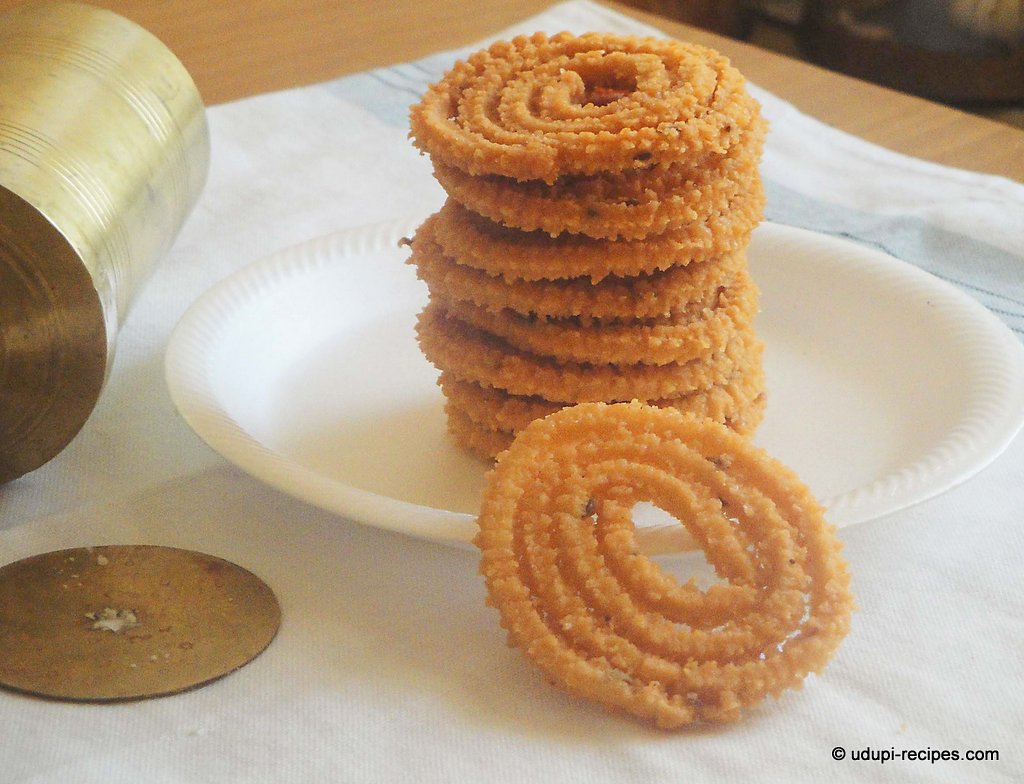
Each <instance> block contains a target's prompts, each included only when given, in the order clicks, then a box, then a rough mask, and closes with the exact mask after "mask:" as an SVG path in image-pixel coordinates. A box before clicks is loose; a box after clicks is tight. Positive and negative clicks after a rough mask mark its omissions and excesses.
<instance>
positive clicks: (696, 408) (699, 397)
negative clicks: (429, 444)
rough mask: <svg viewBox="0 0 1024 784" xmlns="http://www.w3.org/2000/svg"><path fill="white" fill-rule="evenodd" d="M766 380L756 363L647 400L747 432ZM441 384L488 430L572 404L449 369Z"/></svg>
mask: <svg viewBox="0 0 1024 784" xmlns="http://www.w3.org/2000/svg"><path fill="white" fill-rule="evenodd" d="M764 382H765V379H764V370H763V369H761V368H757V369H755V370H754V371H751V372H748V373H743V374H740V375H737V376H735V377H733V378H731V379H729V380H728V381H727V382H726V383H724V384H719V385H715V386H713V387H710V388H708V389H702V390H698V391H696V392H691V393H689V394H687V395H681V396H679V397H674V398H663V399H661V400H649V401H646V402H647V403H648V404H649V405H653V406H658V407H659V408H668V407H671V408H676V409H678V410H679V411H682V412H685V413H689V414H693V415H695V416H698V417H702V418H706V419H713V420H715V421H716V422H721V423H723V424H724V425H726V426H727V427H728V428H730V429H731V430H735V431H736V432H737V433H740V434H742V435H746V434H749V433H751V432H753V431H754V430H755V429H756V428H757V425H758V424H760V422H761V419H762V418H763V416H764V409H765V402H766V396H765V385H764ZM438 384H439V385H440V387H441V390H442V392H443V393H444V396H445V398H447V400H448V402H449V403H451V404H452V408H454V409H457V410H459V411H461V412H462V413H464V414H465V415H466V416H467V417H469V419H471V420H472V421H473V422H475V423H476V424H477V425H479V426H480V427H481V428H482V429H484V430H501V431H504V432H506V433H510V434H511V433H517V432H519V431H520V430H524V429H525V428H526V427H527V426H529V424H530V423H531V422H533V420H535V419H543V418H544V417H546V416H548V415H549V414H553V413H554V412H555V411H558V410H559V409H561V408H565V407H567V406H571V405H572V403H558V402H553V401H550V400H546V399H544V398H542V397H539V396H537V395H512V394H509V393H508V392H506V391H504V390H502V389H495V388H493V387H483V386H480V385H479V384H476V383H474V382H472V381H461V380H459V379H458V378H456V377H454V376H452V375H451V374H449V373H442V374H441V376H440V378H439V379H438ZM493 456H494V454H492V455H491V457H493Z"/></svg>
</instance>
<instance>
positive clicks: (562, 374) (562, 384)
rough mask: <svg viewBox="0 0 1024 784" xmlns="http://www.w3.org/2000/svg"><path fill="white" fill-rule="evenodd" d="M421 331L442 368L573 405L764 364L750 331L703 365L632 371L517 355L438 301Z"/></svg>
mask: <svg viewBox="0 0 1024 784" xmlns="http://www.w3.org/2000/svg"><path fill="white" fill-rule="evenodd" d="M416 334H417V337H418V339H419V344H420V349H421V350H422V351H423V354H424V356H426V358H427V359H428V360H429V361H430V362H431V363H432V364H433V365H434V366H435V367H437V368H438V369H439V370H441V371H448V372H450V373H451V374H452V375H453V376H455V377H457V378H461V379H463V380H466V381H475V382H477V383H478V384H481V385H483V386H491V387H497V388H499V389H504V390H506V391H508V392H510V393H512V394H516V395H540V396H541V397H544V398H547V399H548V400H565V401H569V402H573V403H576V402H585V401H598V400H609V401H610V400H632V399H633V398H639V399H642V400H657V399H659V398H664V397H678V396H679V395H684V394H687V393H689V392H694V391H697V390H700V389H706V388H708V387H711V386H713V385H715V384H721V383H723V382H725V381H726V379H729V378H731V377H732V376H733V374H735V373H737V372H746V371H748V370H750V369H753V368H755V367H757V366H759V365H760V362H761V354H762V350H763V345H762V344H761V342H760V341H759V340H758V339H757V338H756V337H755V336H754V334H753V333H752V332H748V333H747V334H743V335H741V336H740V337H738V338H736V339H735V340H733V341H731V342H730V343H729V344H728V345H727V346H725V347H723V348H722V349H720V350H719V351H717V352H716V353H715V354H714V355H712V356H711V357H709V358H708V359H705V360H701V361H691V362H687V363H673V364H669V365H640V364H637V365H628V366H619V365H608V364H604V365H591V364H585V363H574V362H563V363H559V362H556V361H555V360H553V359H551V358H550V357H543V356H537V355H535V354H529V353H527V352H524V351H517V350H515V349H514V348H512V347H511V346H509V345H508V344H507V343H504V342H503V341H501V340H499V339H498V338H495V337H494V336H493V335H488V334H487V333H485V332H481V331H480V330H477V329H474V328H473V327H471V326H469V325H468V324H465V323H464V322H460V321H458V320H457V319H454V318H449V317H448V316H447V315H446V314H445V312H444V311H443V310H442V309H441V308H440V307H438V306H437V304H436V303H430V304H428V305H427V307H426V308H424V309H423V311H422V312H421V313H420V315H419V317H418V319H417V322H416Z"/></svg>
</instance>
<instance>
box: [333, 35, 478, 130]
mask: <svg viewBox="0 0 1024 784" xmlns="http://www.w3.org/2000/svg"><path fill="white" fill-rule="evenodd" d="M471 51H472V50H471V49H466V50H464V51H462V50H460V51H455V52H439V53H437V54H434V55H430V56H429V57H424V58H423V59H422V60H416V61H415V62H409V63H399V64H397V65H391V66H388V67H387V68H375V69H374V70H372V71H364V72H362V73H358V74H353V75H352V76H345V77H342V78H340V79H336V80H334V81H332V82H328V83H327V84H324V85H322V87H323V88H324V89H326V90H327V91H328V92H330V93H331V94H332V95H336V96H337V97H339V98H342V99H344V100H346V101H348V102H350V103H354V104H356V105H357V106H361V107H362V108H363V109H366V110H367V111H368V112H370V113H371V114H373V116H374V117H376V118H377V119H378V120H380V122H382V123H383V124H384V125H387V126H390V127H392V128H407V127H408V126H409V107H410V106H411V105H412V104H414V103H416V101H418V100H419V99H420V96H422V95H423V93H424V92H425V91H426V89H427V86H428V85H430V84H431V83H432V82H436V81H438V80H440V79H441V77H442V76H444V73H445V71H447V70H448V69H449V68H451V67H452V65H453V64H454V63H455V61H456V59H458V58H460V57H466V56H468V54H469V53H470V52H471Z"/></svg>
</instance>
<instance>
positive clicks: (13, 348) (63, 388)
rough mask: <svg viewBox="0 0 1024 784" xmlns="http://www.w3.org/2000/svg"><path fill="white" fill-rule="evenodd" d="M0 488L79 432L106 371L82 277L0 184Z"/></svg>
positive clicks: (101, 330) (89, 285) (96, 312)
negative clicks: (0, 397)
mask: <svg viewBox="0 0 1024 784" xmlns="http://www.w3.org/2000/svg"><path fill="white" fill-rule="evenodd" d="M0 215H2V216H3V220H0V313H2V314H3V318H2V319H0V390H3V394H2V399H3V406H0V482H6V481H8V480H10V479H14V478H16V477H18V476H21V475H22V474H25V473H27V472H29V471H31V470H33V469H35V468H38V467H39V466H41V465H42V464H43V463H45V462H46V461H47V460H49V459H50V458H52V457H53V456H54V455H56V454H57V453H58V452H60V451H61V450H62V449H63V448H64V447H65V446H66V445H67V444H68V443H69V442H70V441H71V439H72V438H74V436H75V434H76V433H78V431H79V430H80V429H81V427H82V425H83V424H84V423H85V421H86V419H87V418H88V416H89V414H90V412H91V411H92V409H93V406H94V405H95V404H96V400H97V398H98V397H99V394H100V390H101V388H102V387H103V380H104V377H105V374H106V366H107V329H106V325H105V320H104V314H103V308H102V306H101V304H100V300H99V295H98V294H97V292H96V288H95V286H94V285H93V282H92V278H91V276H90V274H89V272H88V270H87V269H86V268H85V266H84V265H83V263H82V261H81V259H80V258H79V256H78V254H77V253H76V252H75V250H74V249H73V248H72V247H71V245H70V244H69V243H68V242H67V240H66V239H65V238H64V237H63V236H62V235H61V233H60V232H59V231H57V229H56V228H54V226H53V225H52V224H51V223H49V221H47V220H46V218H44V217H43V216H42V215H41V214H40V213H39V212H38V211H37V210H36V209H35V208H34V207H32V206H31V205H30V204H28V203H27V202H25V201H24V200H23V199H22V198H21V197H19V196H17V195H16V194H14V193H12V192H11V191H10V190H8V189H7V188H4V187H3V186H2V185H0Z"/></svg>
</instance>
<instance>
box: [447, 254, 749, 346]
mask: <svg viewBox="0 0 1024 784" xmlns="http://www.w3.org/2000/svg"><path fill="white" fill-rule="evenodd" d="M738 278H739V279H738V280H736V281H735V282H734V283H732V284H731V285H730V286H728V287H723V288H721V289H719V296H718V298H717V301H716V302H714V303H713V305H712V307H709V308H707V309H705V310H703V311H701V312H700V313H699V314H697V315H696V316H694V317H690V316H688V315H685V314H684V315H682V317H679V316H667V317H663V318H659V319H646V320H637V319H628V320H616V321H612V322H600V321H589V320H586V321H584V323H581V321H580V319H574V318H562V319H544V318H537V317H532V316H523V315H521V314H519V313H516V312H515V311H511V310H500V311H494V310H489V309H487V308H484V307H481V306H479V305H474V304H472V303H469V302H464V301H461V300H455V299H450V298H448V297H446V296H444V295H443V294H438V293H436V292H435V293H434V294H433V301H434V302H436V303H438V305H439V306H441V307H442V308H444V310H445V312H447V313H448V314H449V315H450V316H453V317H455V318H457V319H459V320H460V321H463V322H465V323H467V324H469V325H470V326H473V327H475V328H477V329H479V330H482V331H484V332H488V333H490V334H491V335H494V336H496V337H499V338H501V339H502V340H504V341H505V342H506V343H508V344H509V345H510V346H513V347H514V348H517V349H519V350H520V351H527V352H530V353H533V354H541V355H544V356H549V357H554V358H555V359H557V360H559V361H560V362H590V363H597V364H612V365H622V364H625V365H635V364H644V365H667V364H669V363H672V362H677V363H679V362H689V361H690V360H693V359H700V358H702V357H706V356H710V355H711V354H714V353H715V352H716V351H718V350H719V349H720V348H721V347H722V346H724V345H726V344H727V343H728V342H729V341H730V340H732V339H733V338H735V337H737V335H738V333H740V332H743V331H745V330H749V329H751V324H752V320H753V317H754V314H755V313H756V311H757V300H758V290H757V287H756V286H755V285H754V283H753V281H752V280H750V278H749V276H746V275H745V274H741V275H740V276H738Z"/></svg>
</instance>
